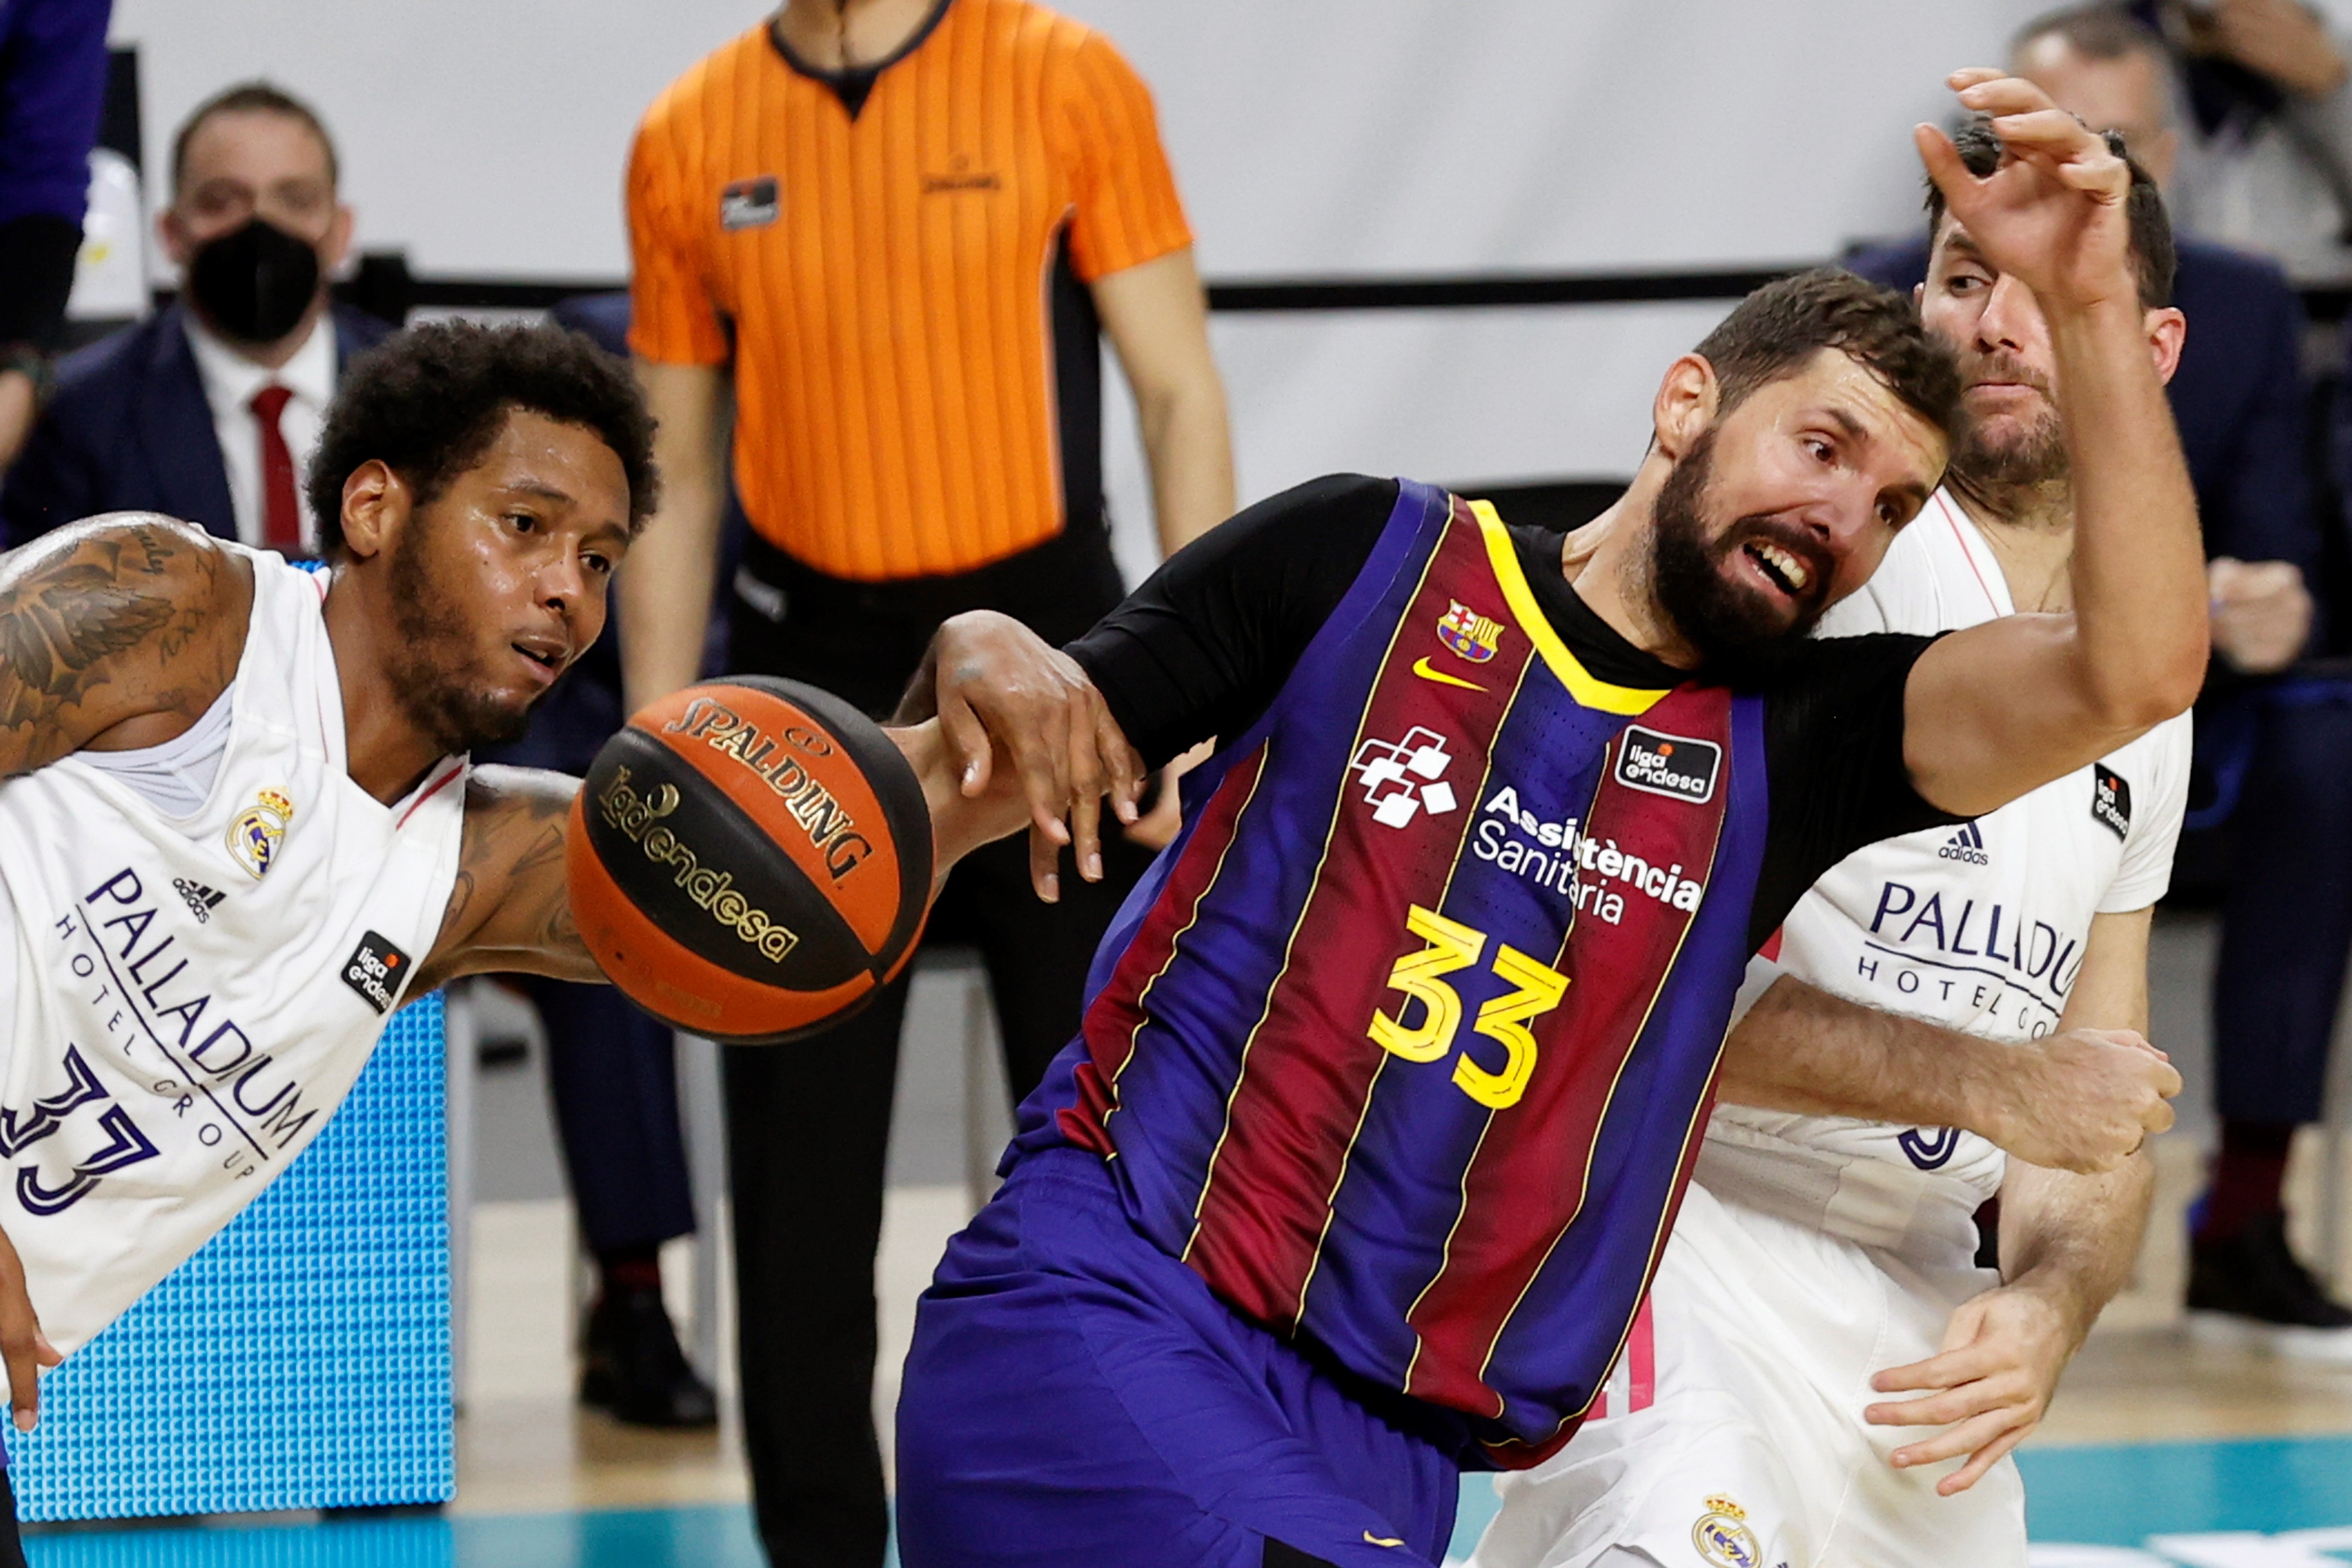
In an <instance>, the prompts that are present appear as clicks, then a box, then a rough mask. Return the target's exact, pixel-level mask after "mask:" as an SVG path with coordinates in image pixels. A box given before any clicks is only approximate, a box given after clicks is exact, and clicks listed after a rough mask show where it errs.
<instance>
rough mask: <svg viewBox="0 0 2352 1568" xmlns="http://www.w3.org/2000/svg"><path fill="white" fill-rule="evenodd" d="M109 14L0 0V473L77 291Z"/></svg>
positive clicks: (81, 3) (86, 2)
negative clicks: (75, 281)
mask: <svg viewBox="0 0 2352 1568" xmlns="http://www.w3.org/2000/svg"><path fill="white" fill-rule="evenodd" d="M113 9H114V5H113V0H7V3H5V4H0V471H5V470H6V468H7V467H8V465H9V463H10V462H11V461H13V460H14V459H15V458H16V452H17V448H19V447H22V446H23V445H24V443H25V437H26V433H27V432H29V431H30V430H31V429H32V426H33V418H34V416H35V414H36V413H37V411H38V409H39V406H40V404H41V402H42V400H43V395H44V394H45V393H46V392H47V388H48V384H49V362H48V355H49V352H50V351H51V350H53V349H55V348H56V347H57V344H58V330H59V328H61V327H62V326H63V325H64V322H65V315H66V298H67V296H68V295H69V294H70V293H72V291H73V276H74V257H75V254H76V253H77V252H78V251H79V249H80V247H81V219H82V205H83V200H84V198H85V196H86V195H88V193H89V150H90V147H91V145H92V144H93V143H94V142H97V140H98V120H99V114H100V111H101V110H103V109H104V108H105V105H106V24H107V18H108V16H109V15H110V13H111V12H112V11H113Z"/></svg>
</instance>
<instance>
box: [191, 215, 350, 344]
mask: <svg viewBox="0 0 2352 1568" xmlns="http://www.w3.org/2000/svg"><path fill="white" fill-rule="evenodd" d="M188 293H189V294H190V296H191V297H193V298H194V300H195V302H196V304H197V305H198V306H199V307H201V308H202V310H204V314H205V320H206V321H210V322H211V323H212V324H213V325H214V326H215V327H217V328H218V329H220V331H223V332H226V333H227V334H228V335H229V336H230V337H232V338H236V339H237V340H239V341H240V342H248V343H270V342H277V341H278V339H279V338H282V337H284V336H285V335H286V334H287V333H289V332H290V331H293V330H294V328H295V326H296V325H297V324H298V323H299V322H300V321H301V320H302V312H303V311H305V310H309V309H310V301H311V300H314V299H316V298H318V294H319V253H318V252H317V251H316V250H315V249H313V248H312V247H311V246H310V241H308V240H305V239H297V238H295V237H293V236H292V235H290V234H289V233H287V232H286V231H285V230H284V229H282V228H279V227H278V226H276V225H274V224H269V223H265V222H264V221H262V220H261V219H260V218H253V219H251V220H249V221H248V222H247V224H246V226H244V227H243V228H236V229H231V230H230V231H229V232H228V233H226V234H225V235H222V236H221V237H219V238H218V239H215V240H210V241H207V242H206V243H205V247H204V248H202V249H201V250H199V251H197V252H196V254H195V258H194V260H193V261H191V262H189V264H188Z"/></svg>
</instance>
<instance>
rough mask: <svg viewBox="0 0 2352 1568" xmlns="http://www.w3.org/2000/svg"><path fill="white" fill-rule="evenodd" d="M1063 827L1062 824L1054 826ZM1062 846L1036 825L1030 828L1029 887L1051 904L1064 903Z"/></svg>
mask: <svg viewBox="0 0 2352 1568" xmlns="http://www.w3.org/2000/svg"><path fill="white" fill-rule="evenodd" d="M1054 826H1056V827H1059V826H1061V824H1060V823H1058V822H1057V823H1055V824H1054ZM1061 865H1062V846H1061V842H1060V840H1058V839H1056V838H1055V837H1051V836H1049V835H1048V834H1047V833H1046V832H1045V830H1044V829H1043V828H1041V827H1038V826H1036V825H1034V823H1033V824H1032V825H1031V826H1030V828H1029V885H1030V887H1032V888H1034V889H1036V892H1037V896H1038V897H1039V898H1040V899H1043V900H1045V902H1047V903H1049V904H1058V903H1060V902H1061V901H1062V872H1061Z"/></svg>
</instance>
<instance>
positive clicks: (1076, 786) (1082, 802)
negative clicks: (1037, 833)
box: [1070, 723, 1106, 882]
mask: <svg viewBox="0 0 2352 1568" xmlns="http://www.w3.org/2000/svg"><path fill="white" fill-rule="evenodd" d="M1105 782H1106V781H1105V779H1104V776H1103V767H1102V759H1101V754H1100V752H1098V751H1097V749H1096V745H1095V731H1094V726H1093V724H1092V723H1084V724H1079V723H1074V724H1072V725H1071V726H1070V847H1071V848H1072V849H1073V850H1075V851H1076V858H1077V866H1078V875H1079V876H1081V877H1083V878H1085V879H1087V881H1089V882H1099V881H1101V880H1102V874H1103V872H1102V836H1101V835H1102V793H1103V787H1104V784H1105Z"/></svg>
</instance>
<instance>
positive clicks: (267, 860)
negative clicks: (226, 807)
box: [228, 789, 294, 881]
mask: <svg viewBox="0 0 2352 1568" xmlns="http://www.w3.org/2000/svg"><path fill="white" fill-rule="evenodd" d="M293 819H294V803H293V801H292V800H290V799H289V798H288V797H287V796H286V795H284V794H282V793H281V792H279V791H278V790H274V789H266V790H263V791H262V792H261V794H260V795H257V797H255V800H254V803H253V804H252V805H248V806H247V807H246V808H245V809H244V810H243V811H240V812H238V813H237V814H236V817H235V819H233V820H232V821H231V822H230V823H229V825H228V852H229V854H230V855H231V856H233V857H234V858H236V863H237V864H238V865H240V866H242V867H244V868H246V869H247V871H250V872H252V873H253V879H254V880H255V881H259V880H260V879H262V878H263V877H265V876H267V875H268V872H269V868H270V867H271V866H272V865H274V864H275V863H276V862H277V859H278V845H279V844H281V843H283V842H284V841H285V838H286V825H287V824H288V823H289V822H291V821H292V820H293Z"/></svg>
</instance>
